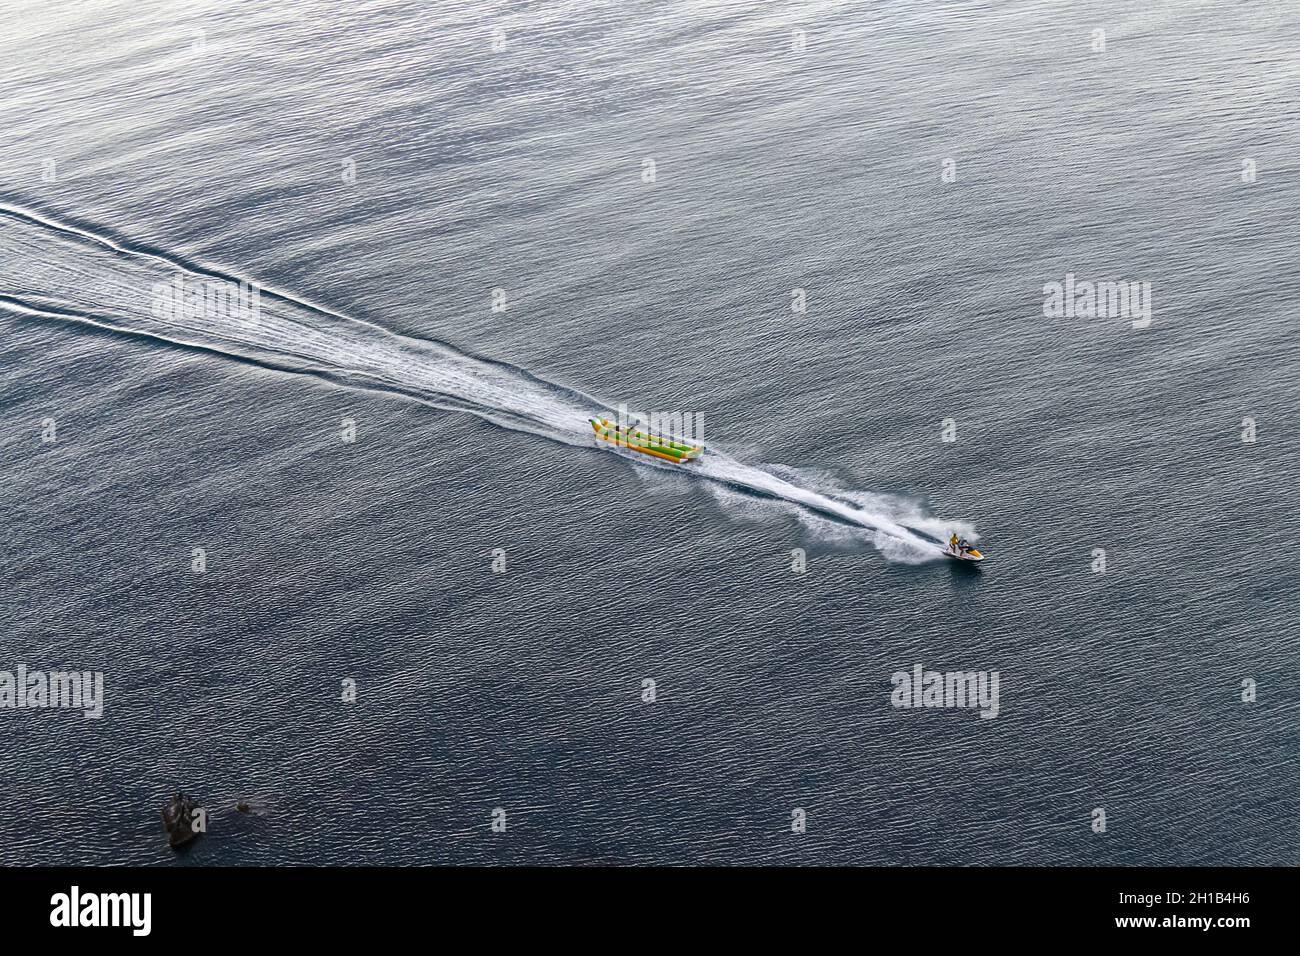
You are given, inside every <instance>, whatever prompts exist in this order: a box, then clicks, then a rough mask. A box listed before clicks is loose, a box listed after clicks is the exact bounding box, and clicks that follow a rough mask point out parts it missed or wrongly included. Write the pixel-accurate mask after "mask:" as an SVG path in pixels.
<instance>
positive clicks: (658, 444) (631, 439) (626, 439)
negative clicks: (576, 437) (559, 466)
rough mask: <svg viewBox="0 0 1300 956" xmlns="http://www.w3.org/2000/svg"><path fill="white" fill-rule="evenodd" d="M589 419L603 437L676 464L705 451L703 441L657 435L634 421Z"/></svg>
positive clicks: (597, 432)
mask: <svg viewBox="0 0 1300 956" xmlns="http://www.w3.org/2000/svg"><path fill="white" fill-rule="evenodd" d="M587 421H589V422H591V428H592V431H594V432H595V433H596V437H597V438H599V439H600V440H601V441H607V442H609V443H610V444H611V445H617V446H618V447H619V448H626V449H627V450H628V451H635V452H640V453H641V454H643V455H649V456H651V457H652V458H661V459H663V460H664V461H671V462H672V463H673V464H675V465H684V464H686V463H687V462H690V461H695V460H696V459H697V458H699V457H700V455H702V454H704V446H703V445H692V444H690V443H689V442H685V441H682V440H681V439H680V438H677V437H675V436H673V435H656V434H654V433H653V432H650V431H646V430H642V429H640V428H637V427H635V426H633V425H621V424H615V423H613V422H611V421H610V420H609V419H608V418H589V419H587Z"/></svg>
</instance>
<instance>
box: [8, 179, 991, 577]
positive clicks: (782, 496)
mask: <svg viewBox="0 0 1300 956" xmlns="http://www.w3.org/2000/svg"><path fill="white" fill-rule="evenodd" d="M0 219H3V220H5V221H6V222H7V228H5V229H2V230H0V283H3V284H2V285H0V308H4V309H6V310H8V311H10V312H12V313H15V314H19V315H24V316H28V317H34V318H40V319H44V320H58V321H65V322H75V323H79V324H85V325H91V326H95V327H97V328H100V329H104V330H107V331H110V332H113V333H116V334H121V335H129V336H135V337H144V338H148V339H150V340H152V341H156V342H161V343H163V344H166V345H168V346H170V347H180V348H188V349H198V350H202V351H205V352H209V353H213V354H216V355H219V356H222V357H225V358H228V359H236V360H242V361H246V362H253V363H256V364H258V365H261V366H264V367H266V368H271V369H276V370H279V371H286V372H292V373H297V374H307V375H313V376H317V377H319V378H323V379H325V380H327V381H329V382H332V383H334V384H337V385H343V386H348V387H354V388H364V389H368V390H375V391H380V392H385V393H389V394H397V395H402V396H404V397H407V398H411V399H415V400H417V401H420V402H423V403H425V404H427V405H430V406H433V407H436V408H442V409H451V410H456V411H463V412H468V413H469V414H472V415H475V416H478V417H479V418H482V419H485V420H487V421H490V422H492V423H494V424H497V425H500V426H502V427H505V428H509V429H512V430H516V431H523V432H528V433H531V434H534V435H539V436H542V437H545V438H549V439H551V440H553V441H559V442H563V443H565V444H568V445H578V446H595V445H596V442H595V439H594V438H593V437H592V432H591V429H590V427H589V426H588V424H587V419H588V418H589V417H590V416H591V415H592V414H593V413H612V412H613V408H612V407H611V406H610V405H609V404H608V403H606V402H602V401H600V400H598V399H596V398H593V397H592V396H590V395H586V394H584V393H583V392H581V391H578V390H577V389H573V388H569V387H567V386H563V385H559V384H557V383H555V382H550V381H547V380H546V379H543V378H541V377H539V376H537V375H534V374H533V373H532V372H530V371H528V370H527V369H524V368H520V367H518V366H515V365H511V364H510V363H507V362H501V361H497V360H494V359H490V358H485V357H482V356H477V355H473V354H471V353H469V352H466V351H464V350H463V349H459V348H457V347H455V346H453V345H451V344H450V343H446V342H440V341H436V340H429V339H417V338H412V337H410V336H406V335H402V334H400V333H398V332H395V331H393V330H391V329H388V328H385V327H384V326H382V325H379V324H377V323H374V322H370V321H366V320H364V319H358V318H355V317H352V316H348V315H344V314H342V313H339V312H334V311H332V310H330V309H327V308H324V307H321V306H318V305H315V304H313V303H311V302H308V301H306V300H304V299H301V298H298V297H296V296H293V295H290V294H288V293H285V292H281V291H277V290H274V289H266V288H263V287H258V288H259V291H260V308H259V309H258V310H257V311H256V313H255V314H252V315H248V314H244V315H241V314H239V313H238V312H237V311H236V312H234V313H230V312H227V313H223V314H218V315H197V316H196V315H191V314H185V315H176V314H167V313H165V312H164V314H163V315H162V316H160V315H159V314H157V313H158V312H159V310H157V309H155V308H151V298H150V290H151V289H154V288H155V287H156V286H157V285H158V284H160V283H167V282H169V281H171V280H172V279H173V278H174V277H175V276H177V275H182V276H184V277H187V279H197V280H202V281H215V282H221V283H225V284H230V285H236V284H238V283H240V282H247V281H248V280H244V279H242V278H240V277H238V276H234V275H231V274H229V273H223V272H219V271H215V270H212V269H208V268H203V267H201V266H196V265H193V264H191V263H189V262H187V261H185V260H184V259H182V258H181V257H179V256H176V255H172V254H169V253H167V252H165V251H162V250H156V249H148V248H145V247H143V246H137V245H135V244H133V243H130V242H127V241H123V240H121V239H116V238H113V237H110V236H107V235H104V234H102V233H100V232H98V231H96V230H94V229H91V228H88V227H85V226H81V225H74V224H70V223H67V222H61V221H58V220H56V219H54V218H52V217H50V216H47V215H44V214H40V213H36V212H33V211H31V210H28V209H24V208H21V207H17V206H13V205H9V204H4V203H0ZM250 284H251V283H250ZM37 290H39V291H37ZM606 453H613V454H619V455H621V456H623V457H625V458H627V459H628V460H629V462H631V463H632V464H635V465H638V466H641V467H643V468H661V469H667V470H671V471H673V472H674V473H677V474H687V475H692V476H695V477H698V478H703V479H706V480H708V481H710V482H713V483H716V484H717V485H718V486H721V487H725V488H729V489H735V490H740V491H742V492H746V493H749V494H752V495H757V496H759V497H762V498H765V499H769V500H773V501H777V502H781V503H785V504H787V505H790V506H792V507H794V508H796V509H797V510H798V511H800V512H801V513H804V514H806V515H808V516H818V517H823V518H830V519H832V520H833V521H835V522H837V523H840V524H842V525H847V526H849V527H855V528H861V529H864V530H865V531H868V532H871V534H872V540H873V541H874V543H875V545H876V546H877V548H879V549H880V550H881V552H882V553H883V554H885V556H886V557H887V558H890V559H891V560H898V561H905V562H908V563H918V562H921V561H927V560H932V559H934V558H938V557H939V556H940V555H941V552H942V547H941V546H940V545H939V544H938V543H937V542H936V541H935V538H936V537H941V536H944V535H945V534H946V533H947V530H948V529H949V528H955V529H958V530H959V531H961V532H962V533H964V534H966V535H967V536H968V537H971V538H972V539H973V538H974V529H973V528H971V527H970V526H969V525H968V524H966V523H964V522H951V521H944V522H941V521H939V520H938V519H936V518H934V517H932V516H929V515H927V514H925V513H924V512H923V511H921V510H920V509H919V508H918V507H917V506H915V505H913V504H910V503H908V502H904V501H900V500H898V499H893V498H888V497H885V496H876V495H871V494H867V493H853V492H848V493H846V492H840V491H837V490H834V489H828V488H816V487H813V486H812V485H813V483H814V480H813V479H810V478H806V477H805V476H802V475H799V476H797V477H794V478H790V479H787V478H782V477H779V476H777V475H775V474H773V473H771V472H770V471H768V470H765V469H764V468H763V467H761V466H758V465H751V464H748V463H745V462H742V461H740V460H738V459H736V458H734V457H732V456H730V455H728V454H726V453H725V452H722V451H720V450H718V449H717V447H716V446H713V445H711V446H710V449H709V451H708V452H707V453H706V454H705V456H704V457H703V458H702V459H700V460H699V461H698V462H696V463H693V464H691V465H689V466H681V465H674V464H667V463H663V464H661V463H659V462H656V461H654V460H653V459H645V457H644V456H640V455H635V454H633V453H630V452H620V451H615V450H613V449H609V450H607V451H606ZM864 501H865V503H864Z"/></svg>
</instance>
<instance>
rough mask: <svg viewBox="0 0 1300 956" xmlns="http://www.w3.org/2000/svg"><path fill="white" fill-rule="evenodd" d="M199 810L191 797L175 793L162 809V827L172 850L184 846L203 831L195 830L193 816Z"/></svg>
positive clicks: (178, 792)
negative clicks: (165, 831)
mask: <svg viewBox="0 0 1300 956" xmlns="http://www.w3.org/2000/svg"><path fill="white" fill-rule="evenodd" d="M198 809H199V805H198V803H196V802H195V800H194V798H193V797H187V796H186V795H185V794H184V793H181V792H180V791H177V792H176V793H174V794H172V798H171V800H169V801H168V802H167V805H166V806H165V807H163V808H162V821H163V827H164V828H166V830H167V843H168V845H169V846H171V847H172V848H173V849H175V848H176V847H178V846H184V845H185V844H186V843H189V842H190V841H191V840H193V839H194V838H195V837H196V836H198V835H199V834H200V833H202V832H203V831H202V830H201V829H195V827H194V814H195V812H196V811H197V810H198Z"/></svg>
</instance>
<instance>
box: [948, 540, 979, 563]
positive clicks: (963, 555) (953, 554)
mask: <svg viewBox="0 0 1300 956" xmlns="http://www.w3.org/2000/svg"><path fill="white" fill-rule="evenodd" d="M943 553H944V554H945V555H946V556H948V557H950V558H953V559H954V560H957V561H983V560H984V555H982V554H980V552H979V551H978V550H977V549H976V548H975V547H974V546H973V545H972V544H971V543H970V542H969V541H967V540H966V539H965V538H960V539H958V541H957V544H956V545H955V546H954V545H953V544H952V543H951V542H950V543H949V544H948V545H947V546H946V547H945V548H944V549H943Z"/></svg>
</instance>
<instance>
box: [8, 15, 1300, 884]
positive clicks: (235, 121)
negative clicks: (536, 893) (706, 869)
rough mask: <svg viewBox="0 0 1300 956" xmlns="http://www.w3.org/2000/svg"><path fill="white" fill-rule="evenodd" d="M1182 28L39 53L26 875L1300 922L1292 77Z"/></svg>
mask: <svg viewBox="0 0 1300 956" xmlns="http://www.w3.org/2000/svg"><path fill="white" fill-rule="evenodd" d="M1150 6H1151V8H1150V9H1148V10H1137V9H1135V8H1134V6H1133V5H1131V4H1109V3H1096V4H1093V3H1078V4H1059V3H1045V2H1044V3H1032V2H1012V3H973V2H958V3H944V4H927V3H897V4H893V3H888V4H887V3H880V4H876V3H830V2H824V3H821V2H819V3H805V4H760V3H740V2H735V3H730V2H729V3H723V2H695V3H665V4H613V3H602V2H595V0H588V2H575V3H563V4H560V3H523V2H510V3H503V2H496V3H493V2H489V3H467V2H463V0H457V2H443V0H439V2H434V3H414V2H373V3H355V4H345V5H338V4H328V3H317V2H305V0H298V2H293V3H286V4H275V5H271V4H262V3H256V2H252V0H246V2H234V3H232V2H228V0H222V2H215V0H214V2H210V3H209V2H191V3H183V4H172V3H161V2H119V3H103V4H95V5H87V4H79V3H21V2H20V3H17V4H8V5H6V8H5V10H4V12H3V18H4V29H3V30H0V91H2V92H3V95H2V96H0V137H3V144H4V148H3V150H2V151H0V335H3V338H2V339H0V343H2V344H0V581H3V586H4V592H3V594H4V600H3V602H2V603H0V671H14V670H16V669H17V668H18V667H19V666H20V665H22V666H25V667H27V668H28V669H30V670H37V669H46V670H56V669H77V670H88V671H94V670H98V671H102V672H103V673H104V680H105V705H104V715H103V717H102V718H101V719H98V720H93V719H83V718H82V717H81V716H80V715H79V714H77V713H73V712H69V711H60V710H52V709H4V708H0V862H2V863H7V864H38V863H73V862H91V863H103V864H109V863H159V864H176V865H203V864H248V863H252V864H275V863H295V864H298V863H325V864H348V863H399V864H426V863H443V862H452V863H583V862H618V863H747V864H748V863H831V864H846V863H866V864H1006V863H1018V864H1036V865H1049V864H1092V863H1104V864H1128V865H1138V864H1156V863H1162V864H1209V863H1222V864H1242V863H1262V864H1296V863H1298V862H1300V854H1298V849H1300V840H1298V839H1297V836H1296V834H1297V832H1300V830H1298V828H1297V824H1300V812H1298V811H1297V802H1296V792H1297V786H1296V784H1297V771H1298V765H1297V743H1296V735H1295V730H1294V726H1293V724H1294V721H1293V719H1291V718H1288V717H1287V716H1286V715H1287V714H1289V713H1290V714H1294V712H1295V705H1296V699H1297V693H1300V681H1298V680H1297V670H1298V667H1297V663H1298V659H1297V651H1298V650H1300V621H1298V620H1297V612H1296V604H1295V600H1294V598H1293V596H1292V592H1293V591H1294V589H1295V588H1296V586H1297V583H1298V580H1297V578H1298V576H1297V572H1296V570H1295V563H1294V552H1295V542H1294V536H1295V534H1296V529H1297V517H1300V515H1298V514H1297V512H1298V510H1300V504H1298V500H1297V481H1296V479H1297V477H1298V472H1300V468H1298V467H1297V464H1296V461H1297V452H1298V451H1300V447H1298V445H1300V442H1298V440H1297V438H1298V435H1297V422H1296V410H1297V405H1298V404H1300V342H1298V339H1297V334H1296V323H1297V306H1296V302H1297V296H1298V295H1300V273H1297V271H1296V260H1297V252H1298V251H1300V223H1298V222H1297V219H1296V215H1295V211H1296V209H1297V208H1300V202H1298V200H1300V154H1298V153H1297V151H1296V148H1295V147H1296V142H1297V135H1298V134H1300V125H1298V117H1300V111H1297V85H1296V84H1297V81H1298V80H1300V67H1298V66H1297V61H1296V59H1295V49H1296V47H1297V44H1300V18H1297V16H1296V13H1295V11H1294V10H1293V9H1291V8H1289V7H1288V6H1287V5H1285V4H1260V3H1247V2H1219V3H1207V4H1191V3H1160V4H1154V5H1150ZM1097 30H1103V31H1104V49H1101V48H1099V44H1098V36H1097V35H1096V34H1095V32H1094V31H1097ZM647 161H652V163H653V170H654V176H653V182H647V181H646V170H647V169H648V168H649V167H648V165H647ZM946 161H951V163H946ZM1247 161H1249V162H1247ZM945 169H948V170H954V169H955V173H956V175H955V179H953V177H952V176H951V175H949V176H948V177H946V178H947V180H950V181H945ZM1067 274H1070V275H1074V276H1076V277H1077V278H1079V279H1080V280H1087V281H1125V282H1136V283H1148V284H1149V289H1150V295H1151V303H1152V306H1153V311H1152V316H1151V318H1152V321H1151V322H1150V324H1149V325H1148V326H1146V327H1137V328H1135V327H1134V325H1133V323H1132V322H1131V321H1129V319H1128V318H1121V317H1115V316H1109V317H1083V316H1078V315H1075V316H1070V317H1049V316H1046V315H1045V314H1044V308H1043V304H1044V286H1045V285H1047V284H1049V283H1053V282H1064V281H1065V277H1066V275H1067ZM177 278H179V279H181V280H183V281H186V282H190V281H201V280H202V279H204V278H206V279H209V280H220V281H232V282H236V281H240V280H245V281H249V282H252V283H255V284H257V285H258V286H259V287H260V288H261V290H262V296H261V307H260V312H259V314H258V315H257V316H256V317H254V318H251V319H249V318H241V317H240V316H236V315H216V316H201V317H179V318H178V317H174V316H168V315H165V314H164V315H160V314H159V313H158V310H157V309H156V308H155V305H156V302H157V292H156V288H157V286H158V285H159V284H160V283H162V284H166V283H168V282H171V281H173V280H174V279H177ZM494 290H501V293H502V294H504V297H505V302H506V308H505V309H504V311H493V308H492V305H493V296H494ZM793 290H804V294H805V296H806V302H807V308H806V311H804V312H802V313H798V312H794V311H792V309H791V303H792V296H793ZM620 403H626V404H627V405H629V406H631V407H632V408H634V409H638V410H643V411H646V412H657V411H664V412H672V411H678V412H690V413H691V414H693V415H700V416H702V417H703V420H704V422H705V423H706V425H705V435H704V438H705V440H706V443H707V444H708V445H709V451H708V453H707V454H706V456H705V458H704V459H703V460H702V461H701V462H700V463H698V465H697V466H682V467H680V468H675V469H674V468H668V467H658V466H654V465H648V464H644V463H637V462H634V461H632V460H630V459H629V456H628V455H627V454H619V453H616V452H613V451H610V450H607V449H602V448H597V447H595V442H594V440H593V439H592V437H591V432H590V429H589V428H588V426H587V424H586V416H587V415H588V414H590V413H597V412H598V413H601V414H609V413H610V409H613V408H615V407H616V406H617V405H619V404H620ZM1246 419H1250V420H1251V421H1252V422H1253V423H1254V428H1255V440H1254V441H1244V440H1243V429H1245V428H1246V427H1247V425H1246V424H1245V420H1246ZM47 420H53V421H54V423H55V425H56V434H57V440H55V441H53V442H44V441H42V430H43V428H44V427H45V425H44V423H45V422H46V421H47ZM345 420H349V421H351V422H353V423H354V424H355V428H356V433H357V440H356V441H355V442H346V441H344V440H343V439H342V431H343V429H344V427H345V425H344V422H345ZM945 421H950V425H951V427H950V429H949V433H950V435H951V432H952V429H955V440H954V441H944V440H943V437H944V423H945ZM954 529H955V530H958V531H960V532H962V533H965V534H968V535H971V536H972V537H974V536H978V539H979V543H980V546H981V547H982V548H983V549H984V550H985V551H986V553H987V554H988V556H989V560H988V561H987V562H986V563H985V564H984V565H983V566H981V567H979V568H971V567H968V566H963V565H957V564H955V563H953V562H951V561H949V560H947V559H944V558H943V557H942V556H941V555H939V554H938V553H937V548H936V546H935V545H934V544H933V543H932V542H933V541H934V540H935V539H940V538H944V537H946V536H947V533H948V532H949V531H950V530H954ZM196 548H201V549H203V551H204V553H205V555H206V560H207V566H206V571H204V572H203V573H194V572H193V571H192V568H191V561H192V553H193V549H196ZM495 549H503V550H504V554H505V570H504V572H503V573H494V572H493V570H492V563H493V559H494V553H495ZM795 549H802V550H803V551H804V552H805V553H806V556H807V570H806V571H805V572H804V573H795V572H794V571H793V570H792V561H793V557H792V551H794V550H795ZM1098 549H1102V550H1104V552H1105V571H1104V573H1098V572H1097V571H1096V570H1094V567H1095V565H1096V560H1097V559H1096V552H1097V550H1098ZM917 664H921V665H923V667H925V668H930V669H935V670H939V671H950V670H961V671H997V672H998V674H999V675H1000V688H1001V690H1000V710H999V714H998V716H997V718H996V719H981V718H980V717H979V715H978V713H977V712H976V711H974V710H970V709H901V708H895V707H893V706H891V704H890V693H891V690H892V685H891V676H892V675H893V674H894V673H895V672H897V671H910V670H911V669H912V668H913V666H914V665H917ZM344 680H353V681H355V682H356V687H357V700H356V702H355V703H344V702H343V701H341V700H340V696H341V686H342V682H343V681H344ZM647 680H653V681H654V682H655V692H656V694H655V696H656V699H655V701H654V702H653V703H647V702H645V701H644V700H643V686H644V682H645V681H647ZM1243 681H1253V682H1254V686H1255V688H1256V699H1254V700H1253V702H1243V700H1242V693H1243ZM178 786H180V787H184V788H185V789H186V790H187V791H189V792H192V793H193V794H195V795H196V796H197V797H198V798H199V799H200V801H201V802H202V803H203V804H204V805H205V806H207V807H208V808H209V809H210V812H211V827H210V832H209V833H208V835H207V836H205V837H204V838H203V839H201V840H200V841H198V842H197V843H196V844H194V845H193V846H192V847H191V848H190V849H189V850H188V851H187V852H185V853H183V854H179V855H178V854H175V853H173V852H172V851H171V850H169V849H168V848H167V845H166V841H165V839H164V836H163V833H162V829H161V824H160V822H159V819H158V810H159V808H160V807H161V805H162V803H163V802H164V800H165V798H166V797H167V795H168V794H169V793H170V792H171V791H172V789H173V788H175V787H178ZM239 800H246V801H248V803H249V804H250V805H251V807H252V812H251V813H249V814H242V813H239V812H237V811H236V810H235V803H236V802H237V801H239ZM498 808H500V809H502V810H504V811H505V814H506V820H507V826H506V829H505V832H493V828H492V819H493V813H494V811H495V810H496V809H498ZM795 808H800V809H802V810H803V811H804V812H805V814H806V818H807V827H806V832H801V833H800V832H793V831H792V827H791V820H792V812H793V811H794V810H795ZM1098 808H1101V809H1103V810H1104V811H1105V814H1106V831H1105V832H1104V833H1097V832H1094V829H1093V825H1092V824H1093V814H1094V811H1095V810H1096V809H1098Z"/></svg>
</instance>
